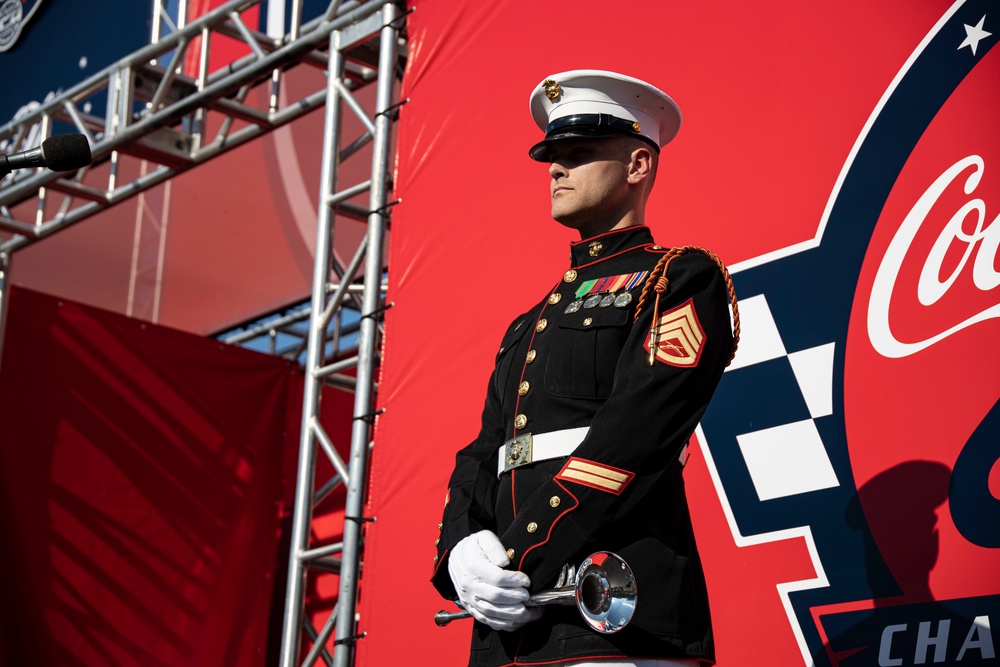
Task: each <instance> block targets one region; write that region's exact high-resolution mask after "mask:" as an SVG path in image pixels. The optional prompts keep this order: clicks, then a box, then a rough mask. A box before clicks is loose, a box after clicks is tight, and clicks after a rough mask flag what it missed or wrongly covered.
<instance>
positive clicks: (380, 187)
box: [333, 4, 400, 667]
mask: <svg viewBox="0 0 1000 667" xmlns="http://www.w3.org/2000/svg"><path fill="white" fill-rule="evenodd" d="M399 14H400V10H399V8H398V7H396V5H393V4H386V5H384V6H383V7H382V19H383V28H382V30H381V35H380V40H379V78H378V84H377V85H378V89H377V94H376V102H375V109H376V115H375V133H374V143H373V146H372V179H371V180H372V187H371V193H370V197H369V209H370V210H371V211H372V213H371V214H370V215H369V216H368V250H367V258H366V260H365V281H364V282H365V286H366V288H367V289H366V290H365V294H364V296H363V298H362V303H363V306H362V313H363V314H362V320H361V332H360V335H359V338H358V357H359V362H358V369H357V378H358V379H357V389H356V391H355V394H354V427H353V429H352V432H351V463H350V467H349V474H350V482H349V484H348V486H347V500H346V508H345V516H346V517H349V518H353V520H345V521H344V553H343V555H342V559H341V569H340V593H339V595H338V597H337V606H338V609H337V611H338V618H337V631H336V648H335V649H334V652H333V664H334V667H350V665H352V664H353V662H354V641H355V635H356V634H357V629H356V622H355V609H356V607H357V594H358V574H359V570H360V563H361V539H362V526H361V523H362V522H361V515H362V511H363V509H364V501H365V487H366V482H367V468H368V445H369V442H370V439H371V436H370V431H371V423H370V416H371V415H372V413H373V410H372V394H373V391H372V387H373V384H374V365H375V360H376V355H377V354H378V348H377V345H378V340H377V334H378V323H377V320H376V317H375V313H376V312H377V311H378V308H379V305H380V302H381V298H380V297H381V291H380V290H379V286H380V285H381V283H382V242H383V240H384V237H385V227H386V209H385V205H386V202H387V201H388V198H389V192H388V190H389V173H388V171H389V170H388V163H389V149H390V141H389V132H390V130H391V119H390V118H389V116H388V115H387V114H386V113H385V111H386V110H387V109H388V108H389V107H390V106H391V105H392V93H393V88H394V86H393V84H394V79H395V70H396V44H397V38H398V30H397V29H396V27H395V26H394V25H393V24H394V22H395V21H396V19H397V18H398V17H399Z"/></svg>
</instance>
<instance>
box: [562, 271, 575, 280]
mask: <svg viewBox="0 0 1000 667" xmlns="http://www.w3.org/2000/svg"><path fill="white" fill-rule="evenodd" d="M574 280H576V270H575V269H570V270H569V271H567V272H566V273H564V274H563V281H564V282H567V283H571V282H573V281H574Z"/></svg>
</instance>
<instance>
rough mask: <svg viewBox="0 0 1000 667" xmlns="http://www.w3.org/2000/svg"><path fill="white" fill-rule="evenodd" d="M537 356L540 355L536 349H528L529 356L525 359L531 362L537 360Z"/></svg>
mask: <svg viewBox="0 0 1000 667" xmlns="http://www.w3.org/2000/svg"><path fill="white" fill-rule="evenodd" d="M537 356H538V353H537V352H535V351H534V350H528V356H527V358H526V359H525V361H526V362H527V363H529V364H530V363H531V362H532V361H534V360H535V357H537Z"/></svg>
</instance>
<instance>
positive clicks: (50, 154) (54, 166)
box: [0, 134, 91, 176]
mask: <svg viewBox="0 0 1000 667" xmlns="http://www.w3.org/2000/svg"><path fill="white" fill-rule="evenodd" d="M90 160H91V156H90V143H88V142H87V137H85V136H84V135H82V134H57V135H55V136H54V137H49V138H48V139H46V140H45V141H43V142H42V145H41V146H39V147H38V148H32V149H31V150H28V151H21V152H20V153H14V154H13V155H0V176H6V175H7V174H9V173H10V172H11V171H13V170H15V169H31V168H32V167H48V168H49V169H51V170H52V171H75V170H77V169H80V168H81V167H86V166H87V165H88V164H90Z"/></svg>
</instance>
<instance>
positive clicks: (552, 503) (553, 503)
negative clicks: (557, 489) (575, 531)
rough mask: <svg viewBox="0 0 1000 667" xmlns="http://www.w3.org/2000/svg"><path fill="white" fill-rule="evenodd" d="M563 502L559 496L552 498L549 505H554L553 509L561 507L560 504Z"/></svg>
mask: <svg viewBox="0 0 1000 667" xmlns="http://www.w3.org/2000/svg"><path fill="white" fill-rule="evenodd" d="M561 502H562V500H561V499H560V498H559V496H552V497H551V498H549V505H552V506H553V507H559V503H561Z"/></svg>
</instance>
